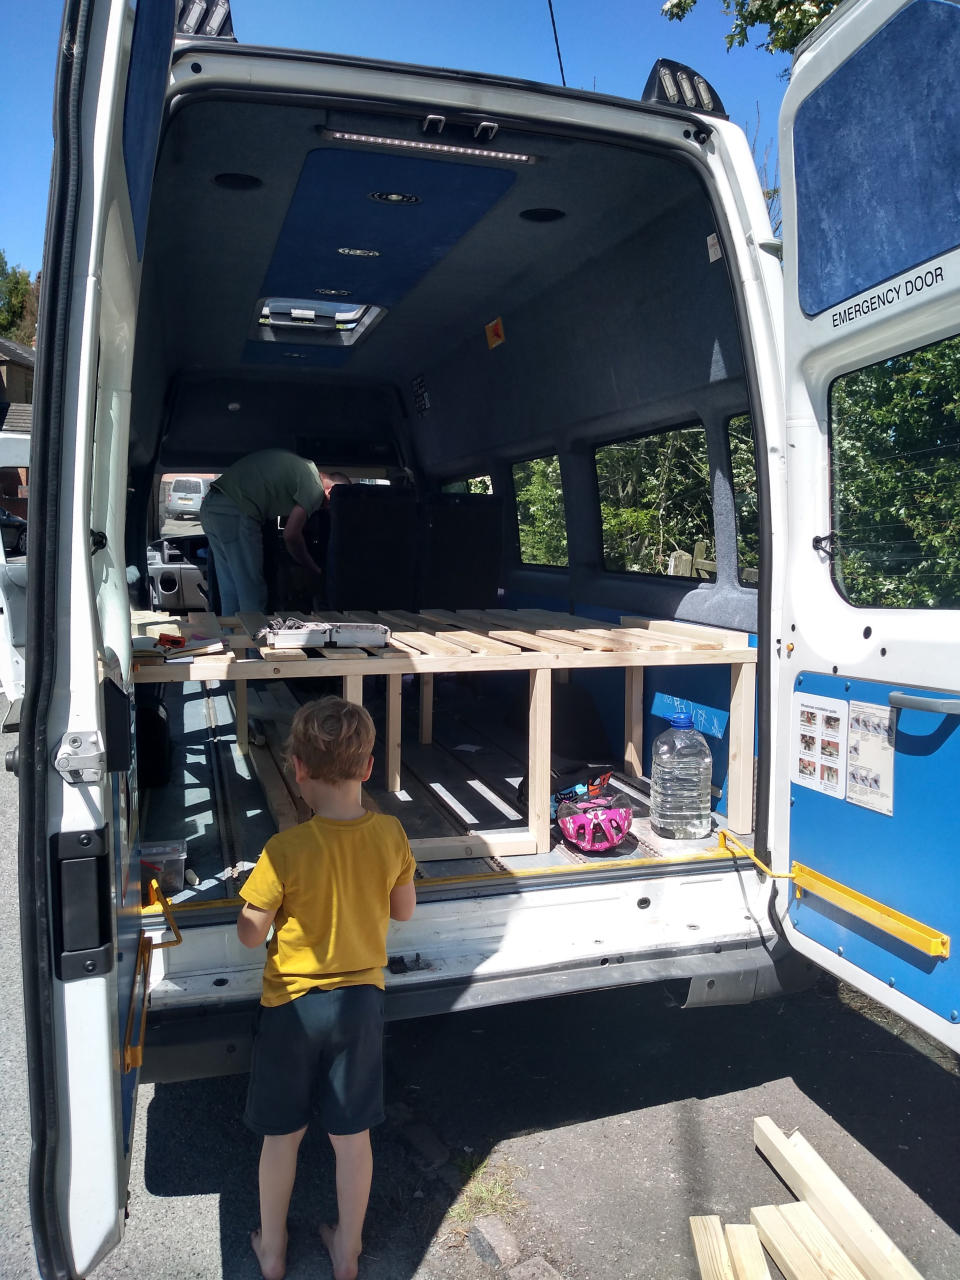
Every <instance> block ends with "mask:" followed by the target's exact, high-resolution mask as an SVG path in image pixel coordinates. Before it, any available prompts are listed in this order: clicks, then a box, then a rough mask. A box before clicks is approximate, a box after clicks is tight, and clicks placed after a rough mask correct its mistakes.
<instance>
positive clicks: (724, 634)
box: [620, 614, 750, 649]
mask: <svg viewBox="0 0 960 1280" xmlns="http://www.w3.org/2000/svg"><path fill="white" fill-rule="evenodd" d="M620 625H621V626H622V627H637V628H640V629H642V630H645V631H649V632H651V634H652V633H657V634H660V635H664V636H670V637H676V636H686V637H688V638H690V639H692V640H702V641H706V642H709V643H711V644H716V643H719V644H721V645H722V646H724V647H725V648H731V649H746V648H747V647H748V645H749V644H750V636H749V633H748V632H746V631H731V630H729V629H728V628H726V627H712V626H709V625H708V624H707V623H705V622H677V621H675V620H674V619H673V618H642V617H636V616H634V615H633V614H624V615H623V617H621V619H620Z"/></svg>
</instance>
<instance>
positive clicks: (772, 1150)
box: [753, 1116, 922, 1280]
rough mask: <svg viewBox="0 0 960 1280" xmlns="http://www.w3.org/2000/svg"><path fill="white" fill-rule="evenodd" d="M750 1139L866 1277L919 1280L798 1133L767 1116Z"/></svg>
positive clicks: (870, 1278)
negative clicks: (788, 1131)
mask: <svg viewBox="0 0 960 1280" xmlns="http://www.w3.org/2000/svg"><path fill="white" fill-rule="evenodd" d="M753 1138H754V1142H755V1143H756V1145H757V1149H758V1150H759V1151H760V1152H761V1154H762V1155H764V1156H765V1157H766V1158H767V1160H768V1161H769V1162H770V1164H771V1165H772V1166H773V1168H774V1169H775V1170H776V1172H777V1173H778V1174H779V1175H780V1177H781V1178H782V1179H783V1180H784V1182H785V1183H786V1184H787V1186H788V1187H789V1188H790V1190H791V1191H792V1192H793V1194H794V1195H795V1196H796V1197H797V1198H798V1199H800V1200H805V1201H806V1202H807V1204H809V1205H810V1207H811V1209H813V1210H814V1212H815V1213H816V1215H817V1217H818V1218H819V1219H820V1220H821V1222H823V1223H824V1225H825V1226H826V1227H827V1228H828V1230H829V1231H830V1232H831V1233H832V1234H833V1235H834V1236H835V1237H836V1239H837V1241H838V1242H839V1244H840V1245H841V1247H842V1248H843V1250H844V1252H846V1253H847V1254H848V1255H849V1256H850V1258H851V1259H852V1260H853V1261H854V1262H855V1263H856V1265H857V1266H858V1267H859V1268H860V1270H861V1271H862V1272H863V1274H864V1276H865V1277H866V1280H922V1277H921V1275H920V1272H919V1271H917V1269H916V1268H915V1267H914V1266H913V1265H912V1263H911V1262H910V1261H909V1260H908V1259H907V1258H905V1257H904V1255H903V1254H902V1253H901V1252H900V1250H899V1249H898V1248H897V1246H896V1245H895V1244H894V1243H893V1241H892V1240H891V1239H890V1237H889V1236H888V1235H887V1234H886V1233H885V1232H884V1231H883V1230H882V1229H881V1227H880V1226H879V1225H878V1224H877V1223H876V1222H875V1221H874V1219H873V1218H872V1217H871V1216H870V1214H869V1213H867V1211H866V1209H864V1207H863V1205H861V1204H860V1202H859V1201H858V1200H857V1198H856V1197H855V1196H854V1195H853V1193H852V1192H851V1191H850V1190H849V1189H848V1188H847V1186H846V1185H845V1184H844V1182H843V1181H842V1180H841V1179H840V1178H839V1177H838V1176H837V1175H836V1174H835V1173H834V1172H833V1170H832V1169H831V1168H830V1166H829V1165H828V1164H827V1163H826V1161H825V1160H823V1159H822V1158H821V1156H819V1155H818V1154H817V1152H816V1151H814V1149H813V1147H811V1146H810V1144H809V1142H807V1141H806V1139H805V1138H803V1137H802V1136H801V1135H800V1134H799V1133H795V1134H794V1135H793V1136H792V1137H791V1138H787V1136H786V1135H785V1134H784V1133H783V1132H782V1131H781V1130H780V1129H779V1128H778V1127H777V1125H775V1124H774V1122H773V1121H772V1120H771V1119H770V1117H769V1116H760V1117H759V1118H758V1119H756V1120H755V1121H754V1124H753Z"/></svg>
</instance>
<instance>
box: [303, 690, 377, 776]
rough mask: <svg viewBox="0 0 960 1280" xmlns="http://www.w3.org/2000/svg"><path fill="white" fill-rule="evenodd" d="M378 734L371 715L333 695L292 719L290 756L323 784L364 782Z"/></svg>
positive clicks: (309, 704) (354, 704)
mask: <svg viewBox="0 0 960 1280" xmlns="http://www.w3.org/2000/svg"><path fill="white" fill-rule="evenodd" d="M375 736H376V730H375V729H374V727H373V721H372V720H371V719H370V713H369V712H368V711H366V710H365V709H364V708H363V707H361V706H358V705H357V703H355V702H347V701H346V699H344V698H336V697H333V696H332V695H331V696H330V697H327V698H318V699H317V700H316V701H315V702H307V703H305V704H304V706H302V707H301V708H300V710H299V711H298V712H297V713H296V715H295V716H294V717H293V723H292V724H291V726H290V738H289V740H288V742H287V755H288V757H289V756H296V757H297V759H298V760H299V761H300V762H301V763H302V764H303V766H304V768H305V769H306V771H307V773H308V774H309V775H310V777H311V778H317V779H319V780H320V781H322V782H350V781H355V780H357V779H362V778H363V775H364V774H365V773H366V771H367V762H368V761H369V759H370V753H371V752H372V750H373V740H374V738H375Z"/></svg>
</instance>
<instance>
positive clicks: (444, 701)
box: [127, 89, 759, 923]
mask: <svg viewBox="0 0 960 1280" xmlns="http://www.w3.org/2000/svg"><path fill="white" fill-rule="evenodd" d="M635 110H637V111H642V110H643V109H642V108H639V107H635ZM428 115H429V113H428V111H427V110H426V109H425V110H424V111H420V112H418V113H416V114H414V113H412V112H408V113H406V114H404V113H401V112H399V111H398V112H396V113H393V112H390V111H388V110H386V109H385V108H384V107H383V106H380V105H373V106H371V105H367V104H363V103H357V104H353V103H341V104H336V103H330V102H313V101H311V100H310V99H309V96H308V95H304V94H290V95H288V96H286V97H284V96H281V95H279V94H275V95H271V96H269V97H268V96H264V97H261V98H258V97H257V96H256V95H254V94H253V93H250V92H246V93H243V94H240V93H239V92H233V91H230V90H226V89H221V90H218V91H213V90H208V91H207V92H198V93H196V94H193V95H191V94H189V93H185V94H184V95H183V96H182V98H181V99H179V100H178V102H177V105H176V110H175V111H173V112H172V113H171V114H170V116H169V119H168V121H167V123H166V127H165V129H164V132H163V134H162V137H161V140H160V146H159V152H158V156H157V162H156V172H155V178H154V184H153V189H152V195H151V200H150V213H149V223H148V227H147V232H146V237H145V245H144V252H143V273H142V292H141V298H140V311H139V320H138V332H137V342H136V354H135V366H134V378H133V387H132V409H131V430H130V453H129V486H130V494H129V501H128V518H127V521H128V522H127V563H128V564H130V565H136V566H137V567H138V568H139V570H140V580H139V583H137V584H136V585H134V586H133V587H132V588H131V596H132V599H131V602H132V606H133V607H134V609H138V610H143V611H149V610H150V609H151V607H152V608H154V609H156V608H157V607H158V597H157V596H154V597H153V598H151V596H150V594H149V584H150V582H151V575H150V573H149V571H148V565H147V548H148V545H151V544H152V545H153V552H152V558H153V561H154V562H155V564H156V563H159V562H158V560H157V557H158V556H160V555H161V554H162V555H163V556H164V557H169V558H170V559H169V563H170V564H174V563H187V564H191V565H193V566H194V567H198V566H199V567H200V568H201V569H204V570H205V568H206V563H205V547H204V545H203V538H202V532H201V531H200V530H199V528H193V527H187V528H186V531H185V532H184V533H183V534H182V535H180V534H179V533H178V532H177V531H176V530H175V529H174V530H170V529H168V530H167V531H166V532H167V534H169V536H166V535H165V537H164V539H163V540H161V541H158V539H159V536H160V532H161V524H162V520H163V513H162V511H161V510H160V507H159V502H158V496H157V495H158V482H159V477H160V476H161V475H172V474H176V475H207V476H209V475H216V474H218V473H219V472H221V471H223V470H224V469H225V468H227V467H228V466H229V465H230V464H231V462H233V461H234V460H236V459H237V458H238V457H241V456H243V455H245V454H247V453H250V452H253V451H255V450H258V449H262V448H265V447H283V448H288V449H290V450H293V451H295V452H297V453H299V454H301V455H303V456H305V457H309V458H313V459H315V460H317V462H318V463H319V465H320V466H321V467H322V468H323V469H326V470H330V469H337V470H341V471H344V472H346V473H347V474H348V475H349V476H350V477H351V478H352V480H353V481H354V483H353V484H352V485H351V486H350V487H349V489H347V487H346V486H341V487H340V488H338V489H335V490H334V500H332V501H331V503H330V507H329V511H328V512H327V513H325V515H324V520H325V521H326V522H327V524H326V526H325V527H321V525H320V523H319V522H317V523H316V524H315V525H314V527H313V528H312V532H311V534H310V537H311V539H312V546H313V549H314V554H315V555H316V556H318V557H321V558H322V560H323V562H324V563H325V575H324V581H323V584H322V586H321V588H320V594H319V596H318V594H317V587H316V584H315V583H313V584H311V583H308V582H305V581H304V580H303V579H302V577H299V576H298V573H297V571H296V566H293V565H292V562H289V561H287V560H286V558H285V553H284V551H283V548H282V539H281V538H280V532H279V530H277V529H269V528H268V529H265V531H264V534H265V554H266V563H267V566H268V577H269V581H270V587H271V601H270V606H269V611H270V613H271V614H279V615H281V616H286V615H287V614H288V613H290V612H294V611H299V612H301V613H309V612H311V611H316V610H317V609H318V608H325V609H327V610H333V611H339V612H340V613H341V614H342V613H343V612H350V611H360V612H367V613H369V612H376V611H383V610H388V611H389V610H392V611H395V612H396V613H397V614H400V615H406V616H408V617H409V616H414V617H416V616H417V615H418V614H419V611H421V610H423V609H431V608H442V609H447V610H464V611H468V612H470V611H474V612H476V611H480V610H489V609H491V608H499V609H542V610H549V611H553V612H558V613H562V614H564V615H576V616H577V617H581V618H588V619H597V620H598V623H599V624H602V623H604V622H606V623H607V624H609V623H615V622H618V621H619V620H620V618H621V617H623V616H642V617H644V618H647V619H653V620H664V619H665V620H671V621H674V622H688V623H694V624H704V625H708V626H714V627H721V628H727V629H730V630H734V631H737V632H741V633H752V632H754V631H755V630H756V618H757V603H756V601H757V576H758V557H759V517H758V500H757V479H756V470H755V464H754V419H753V418H752V416H751V406H750V399H749V396H748V387H747V378H746V374H745V369H744V360H743V354H742V349H741V342H740V337H739V328H738V308H737V300H736V298H735V293H734V289H733V287H732V285H731V280H730V277H729V273H728V270H727V266H726V262H725V258H724V256H723V253H722V251H721V250H720V245H721V244H722V240H723V234H724V231H723V226H722V224H721V222H720V220H719V218H718V214H717V212H716V211H715V209H714V207H713V205H712V203H711V199H710V197H709V194H708V191H707V187H706V184H705V182H704V180H703V177H702V176H701V175H700V174H699V173H698V172H697V170H696V169H695V168H694V167H693V166H692V165H691V164H690V162H689V161H688V160H687V159H686V158H684V157H683V156H682V155H681V154H679V153H672V152H671V151H669V150H666V149H664V148H662V147H661V148H660V149H659V150H657V149H655V148H654V147H653V146H652V145H643V144H641V143H637V144H636V145H632V144H630V143H628V142H627V141H625V140H624V139H623V138H622V137H621V138H619V139H614V138H612V137H604V136H600V135H599V134H596V133H592V134H590V133H587V132H586V131H584V132H579V133H578V132H575V131H573V130H567V131H564V132H561V131H558V130H557V129H546V128H543V129H534V128H532V127H529V126H520V125H514V124H511V123H510V122H502V123H500V124H499V125H489V126H488V127H480V126H479V125H478V122H477V121H475V120H473V119H471V118H467V117H464V118H463V119H447V120H440V121H439V122H438V120H437V119H436V118H434V119H433V120H431V119H429V118H428ZM361 482H364V483H361ZM165 564H166V561H165ZM156 576H157V575H156V572H155V573H154V578H156ZM210 589H211V591H212V586H211V588H210ZM201 598H202V597H201ZM168 607H171V608H174V609H176V608H179V609H180V610H181V611H182V612H184V613H185V612H186V610H187V609H188V608H190V607H191V606H190V605H187V604H184V603H183V602H182V600H181V602H180V604H179V605H176V604H174V605H173V606H168ZM192 607H193V608H196V607H197V598H196V595H194V596H193V597H192ZM206 607H207V608H208V609H212V610H213V611H216V601H215V599H210V598H208V599H207V605H206ZM138 616H139V615H138ZM382 684H383V682H382V681H381V680H380V679H367V680H366V682H365V689H364V702H365V705H367V706H368V708H369V709H370V711H371V713H372V714H373V715H374V718H375V721H376V723H377V726H378V731H379V732H380V733H382V731H383V706H384V696H385V695H384V691H383V688H382ZM728 685H729V681H728V678H727V672H726V671H725V670H724V669H723V668H720V667H716V668H706V667H704V668H698V667H696V666H685V667H660V668H655V669H651V670H650V671H648V672H647V673H646V678H645V681H644V720H645V728H646V732H645V734H644V740H645V742H646V744H647V745H646V747H645V758H644V761H643V768H642V772H643V774H646V773H647V772H648V769H649V742H650V739H651V737H652V736H654V735H655V734H656V732H658V731H659V730H660V729H662V728H664V727H665V725H666V718H667V716H668V715H669V714H670V712H669V710H665V708H669V707H673V706H676V705H679V704H681V703H682V704H683V705H685V706H689V707H709V708H715V709H719V712H720V728H719V729H718V730H717V731H716V733H715V735H714V736H713V737H711V739H710V741H711V746H712V748H713V750H714V756H715V769H714V784H715V788H714V789H715V794H716V795H717V797H718V800H719V804H720V807H721V808H722V806H723V795H722V792H723V786H724V781H725V776H726V758H727V750H728V745H729V744H728V741H727V738H726V736H725V732H726V731H725V729H724V727H723V726H724V720H723V712H724V708H725V706H726V705H727V703H725V699H729V687H728ZM339 691H340V683H339V681H336V680H330V679H327V680H322V679H298V680H279V679H278V680H269V681H268V680H264V681H261V682H257V683H256V684H255V685H254V686H253V687H252V688H251V689H250V691H249V716H250V735H251V744H252V746H251V753H252V754H253V755H257V754H258V753H259V758H260V759H261V761H262V759H263V758H264V755H265V754H266V755H270V756H272V759H273V763H274V767H275V770H276V772H277V773H278V774H279V775H281V776H282V773H283V759H282V756H283V741H284V737H285V733H286V728H287V725H288V724H289V719H290V716H291V715H292V713H293V711H294V710H295V708H296V707H297V706H298V705H299V704H300V703H301V702H303V701H304V700H306V699H307V698H310V697H315V696H317V694H318V693H323V692H339ZM416 697H417V693H416V689H415V687H414V679H413V677H409V678H405V679H404V683H403V693H402V698H403V708H404V710H403V717H402V720H403V734H404V740H403V774H402V786H401V790H400V791H399V792H391V791H388V790H386V788H385V779H384V774H383V752H382V751H381V749H380V745H379V743H378V747H377V761H378V764H377V771H376V772H375V774H374V776H373V778H372V779H371V783H370V786H369V787H368V788H367V791H368V795H369V799H370V803H371V804H372V805H374V806H378V807H380V808H382V809H383V810H384V811H387V812H393V813H396V814H397V815H398V816H399V817H400V818H401V820H402V821H403V822H404V825H405V826H406V828H407V831H408V834H409V835H410V836H411V837H425V838H429V837H436V836H440V835H443V834H445V833H447V832H459V833H462V832H465V831H471V830H475V829H483V830H493V829H497V830H500V829H510V828H511V827H513V826H517V825H522V824H523V823H524V822H525V814H524V807H523V800H522V779H523V777H524V773H525V770H526V767H527V766H526V759H527V741H526V733H527V719H526V716H527V677H526V673H514V672H503V673H496V672H493V673H491V672H484V673H482V674H467V675H457V674H451V675H444V676H438V677H437V678H436V682H435V719H434V734H433V741H432V743H431V744H430V745H428V746H425V745H422V744H421V743H420V742H419V740H418V734H417V705H416ZM137 698H138V711H137V715H138V754H139V759H138V768H139V771H140V779H141V789H142V794H143V802H142V806H141V814H140V837H141V839H142V841H144V842H145V848H149V847H150V846H151V845H152V846H159V847H163V846H165V845H168V844H170V843H171V842H176V841H179V840H185V841H186V847H187V867H188V869H189V871H191V872H192V873H193V874H192V875H188V881H189V882H188V883H186V884H185V885H184V887H183V891H182V892H181V893H178V894H177V895H175V899H174V900H175V902H176V903H177V904H178V905H180V906H182V907H183V909H184V910H183V911H182V912H181V914H180V918H181V921H182V923H189V922H190V914H191V909H192V908H193V907H197V908H198V909H203V908H207V909H208V910H209V909H210V908H211V907H214V906H216V905H218V904H219V905H220V906H221V907H222V906H223V905H224V900H225V899H229V898H231V897H235V895H236V887H237V884H238V879H239V877H242V875H243V872H244V870H245V868H248V867H249V866H251V865H252V863H253V862H254V861H255V859H256V856H257V854H258V852H259V850H260V848H261V847H262V844H263V842H264V840H265V839H266V837H267V836H269V834H270V833H271V832H272V831H273V830H274V829H275V827H276V812H275V811H276V806H274V810H273V812H272V811H271V806H270V802H269V797H268V796H267V795H266V794H265V793H266V791H267V790H269V787H267V786H266V784H265V783H264V781H263V778H262V777H261V776H260V773H258V768H257V767H256V765H255V763H251V759H250V757H245V756H243V755H242V754H241V753H240V752H239V751H238V750H237V725H236V701H235V693H234V689H233V686H232V685H231V684H230V683H229V682H220V683H211V684H200V683H186V684H177V683H167V684H157V685H149V684H141V685H138V686H137ZM623 733H624V673H623V671H622V670H603V671H573V672H571V673H570V675H569V678H568V679H567V678H564V677H561V676H559V675H557V676H555V684H554V688H553V738H552V768H553V770H554V772H555V774H556V776H557V777H558V778H562V777H566V776H568V775H569V774H570V773H571V772H573V773H576V771H577V770H580V771H581V772H583V770H584V769H589V768H591V767H595V766H596V765H597V764H602V763H604V762H608V763H609V764H612V766H613V768H614V771H615V773H614V781H613V785H614V786H615V787H616V789H617V790H618V791H619V792H621V794H625V795H627V796H628V798H629V800H630V803H631V805H632V807H633V810H634V813H635V816H636V822H635V826H634V834H633V836H632V837H631V839H630V840H629V841H627V842H626V844H624V845H623V846H621V847H620V848H619V849H618V850H616V851H614V852H612V853H610V854H608V855H607V856H605V857H604V859H603V860H602V862H599V863H598V861H597V859H594V858H591V857H590V856H588V855H585V854H584V853H582V852H580V851H577V850H575V849H573V848H570V847H567V846H565V844H564V842H563V841H562V840H560V839H559V838H558V839H557V842H556V845H555V848H554V849H553V850H552V851H551V852H550V853H549V854H536V855H529V856H528V857H526V858H518V859H513V860H511V862H510V865H509V866H506V865H505V864H504V863H501V862H498V860H497V859H495V858H489V857H486V858H478V859H474V860H471V859H458V860H457V861H456V862H443V861H441V862H433V863H429V864H424V865H423V866H421V869H420V880H419V882H418V887H419V889H420V891H421V892H423V893H425V894H433V895H435V896H445V895H446V896H449V895H454V896H456V895H474V894H481V893H487V892H497V891H503V888H504V883H505V880H507V879H509V880H510V888H511V891H526V890H527V889H530V888H535V887H536V886H537V885H538V884H543V883H550V882H551V879H550V877H551V876H552V875H554V874H557V875H559V874H560V873H561V872H563V874H566V875H569V874H570V871H571V869H575V868H576V869H578V870H577V872H576V873H577V874H579V873H580V872H582V873H583V874H584V875H589V874H591V873H593V874H602V875H612V876H615V875H617V874H619V873H618V871H617V867H616V862H617V860H618V859H620V860H621V861H622V863H623V865H624V870H623V874H627V867H629V868H630V872H629V873H630V874H633V875H636V874H637V873H638V872H637V868H638V867H642V866H645V865H647V860H649V863H650V865H651V866H654V867H656V869H657V873H658V874H659V873H660V872H661V871H663V870H664V869H665V868H667V867H668V866H669V864H670V861H671V858H670V854H669V853H668V852H665V851H664V848H663V846H662V845H660V844H658V843H657V841H656V839H654V838H652V837H651V834H650V831H649V823H648V822H647V818H646V815H647V784H646V781H645V779H644V777H630V776H627V775H626V774H624V772H623V769H622V765H623ZM165 735H169V752H168V751H167V747H166V745H165ZM261 772H262V771H261ZM518 788H520V795H519V798H518ZM289 803H291V804H294V805H296V803H297V798H296V795H295V793H293V792H291V794H290V796H289ZM721 820H722V817H721ZM701 854H702V855H704V856H705V850H703V849H694V850H693V856H700V855H701ZM686 855H687V857H688V858H689V857H690V856H691V850H690V849H689V847H688V848H687V849H686ZM143 856H144V858H147V856H148V855H147V853H146V852H145V853H144V855H143ZM714 856H715V855H714ZM520 871H529V872H537V873H538V875H531V876H530V877H528V878H526V879H522V878H520V877H519V876H518V873H519V872H520ZM538 877H539V878H538Z"/></svg>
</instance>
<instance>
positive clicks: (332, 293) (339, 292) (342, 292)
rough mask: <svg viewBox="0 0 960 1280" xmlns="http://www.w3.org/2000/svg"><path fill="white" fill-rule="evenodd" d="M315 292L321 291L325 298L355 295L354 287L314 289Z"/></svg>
mask: <svg viewBox="0 0 960 1280" xmlns="http://www.w3.org/2000/svg"><path fill="white" fill-rule="evenodd" d="M313 292H314V293H320V294H322V295H323V296H324V297H325V298H350V297H352V296H353V290H352V289H314V291H313Z"/></svg>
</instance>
